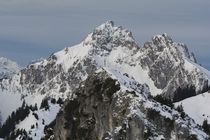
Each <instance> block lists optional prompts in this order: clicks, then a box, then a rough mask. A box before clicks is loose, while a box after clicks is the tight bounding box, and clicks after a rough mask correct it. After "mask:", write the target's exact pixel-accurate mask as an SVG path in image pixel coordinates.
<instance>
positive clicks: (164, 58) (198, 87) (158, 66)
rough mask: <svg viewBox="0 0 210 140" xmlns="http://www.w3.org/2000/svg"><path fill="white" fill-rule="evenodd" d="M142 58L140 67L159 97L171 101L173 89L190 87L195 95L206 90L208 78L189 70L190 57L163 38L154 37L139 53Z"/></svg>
mask: <svg viewBox="0 0 210 140" xmlns="http://www.w3.org/2000/svg"><path fill="white" fill-rule="evenodd" d="M140 51H141V52H144V53H143V54H144V56H143V57H142V58H141V59H140V61H141V65H142V67H144V68H148V70H149V76H150V78H151V79H152V80H153V81H154V84H155V86H156V87H157V88H160V89H162V90H163V94H164V95H165V96H166V97H168V98H170V99H172V100H173V98H174V93H175V91H176V90H177V88H179V87H180V88H183V89H184V88H186V87H189V86H192V87H194V88H195V92H196V94H199V93H201V92H202V91H203V89H205V88H206V86H208V81H209V80H208V78H205V76H204V74H203V73H202V72H201V71H200V70H199V68H196V67H193V66H190V68H189V67H188V64H190V62H189V61H192V62H194V63H196V59H195V57H194V54H189V51H188V48H187V46H186V45H185V44H182V43H174V42H173V41H172V39H171V38H170V37H169V36H167V34H163V35H157V36H154V37H153V39H152V41H151V42H147V43H145V44H144V46H143V47H141V49H140Z"/></svg>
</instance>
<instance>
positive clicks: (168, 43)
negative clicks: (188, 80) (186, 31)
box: [152, 33, 197, 63]
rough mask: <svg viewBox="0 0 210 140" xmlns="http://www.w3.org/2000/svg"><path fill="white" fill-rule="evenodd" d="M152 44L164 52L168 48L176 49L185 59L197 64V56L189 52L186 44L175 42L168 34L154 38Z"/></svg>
mask: <svg viewBox="0 0 210 140" xmlns="http://www.w3.org/2000/svg"><path fill="white" fill-rule="evenodd" d="M152 42H153V43H154V44H155V45H156V47H158V48H159V49H158V50H163V49H164V48H166V47H170V48H169V49H174V48H175V49H178V51H179V52H180V53H181V54H182V56H183V57H185V58H187V59H189V60H191V61H192V62H194V63H197V60H196V58H195V55H194V54H193V53H190V52H189V50H188V48H187V46H186V44H184V43H175V42H173V40H172V39H171V37H170V36H168V35H167V34H166V33H164V34H162V35H156V36H154V37H153V38H152ZM172 47H173V48H172Z"/></svg>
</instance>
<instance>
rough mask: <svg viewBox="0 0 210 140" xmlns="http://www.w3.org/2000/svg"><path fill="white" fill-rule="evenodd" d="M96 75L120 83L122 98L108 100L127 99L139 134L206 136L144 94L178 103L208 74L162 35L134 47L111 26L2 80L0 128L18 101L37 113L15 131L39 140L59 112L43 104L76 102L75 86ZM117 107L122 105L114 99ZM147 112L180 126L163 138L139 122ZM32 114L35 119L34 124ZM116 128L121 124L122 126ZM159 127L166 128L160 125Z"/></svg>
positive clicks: (204, 84) (205, 83)
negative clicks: (48, 102)
mask: <svg viewBox="0 0 210 140" xmlns="http://www.w3.org/2000/svg"><path fill="white" fill-rule="evenodd" d="M102 71H105V72H106V73H108V75H109V76H111V77H112V78H113V79H115V80H117V81H118V82H119V84H120V91H121V92H122V93H119V92H115V93H113V98H114V97H116V96H117V98H115V99H116V100H118V98H120V97H121V96H122V98H128V97H130V98H131V100H130V103H129V104H127V105H128V106H126V107H125V109H126V110H128V112H130V113H131V114H132V115H134V116H135V115H137V116H138V119H140V120H141V121H143V122H144V123H142V124H141V125H143V126H145V128H144V127H137V128H138V130H139V131H140V130H141V132H144V131H145V132H146V131H147V129H146V128H150V129H151V130H152V132H156V133H157V134H156V135H159V136H160V137H157V136H151V138H153V139H161V138H167V139H168V138H170V139H173V138H174V139H176V138H177V137H179V136H180V135H181V133H183V131H185V129H184V128H182V127H183V126H184V127H185V128H186V131H187V134H184V136H183V135H182V136H180V137H183V138H186V137H189V136H191V135H193V134H195V135H197V136H198V138H199V139H205V137H207V135H206V134H205V133H204V132H202V130H201V128H199V126H197V125H196V123H195V122H193V120H192V119H190V118H189V117H187V119H183V118H182V117H180V113H179V112H177V111H176V110H175V109H169V108H168V107H166V106H164V105H161V104H160V103H158V102H156V101H155V100H153V99H152V97H150V95H152V96H156V95H159V94H161V95H163V96H164V97H167V98H169V99H171V100H173V101H180V100H182V99H184V98H187V97H190V96H193V95H197V94H200V93H202V92H204V91H207V90H208V88H209V85H210V74H209V71H208V70H206V69H205V68H202V67H201V66H199V65H198V64H197V63H196V59H195V57H194V55H193V54H191V53H189V51H188V49H187V47H186V45H184V44H181V43H175V42H173V41H172V39H171V38H170V37H169V36H168V35H167V34H163V35H156V36H154V37H153V38H152V41H149V42H146V43H145V44H144V45H143V46H142V47H139V46H138V45H137V43H136V42H135V40H134V38H133V36H132V33H131V32H130V31H129V30H127V29H123V28H122V27H116V26H114V23H113V22H112V21H108V22H106V23H104V24H102V25H100V26H98V27H96V28H95V29H94V31H93V32H92V33H90V34H89V35H88V36H87V37H86V38H85V40H84V41H82V42H81V43H80V44H78V45H75V46H73V47H68V48H65V49H63V50H61V51H59V52H57V53H55V54H53V55H51V56H50V57H49V58H47V59H44V60H42V61H40V62H37V63H34V64H31V65H28V66H27V67H26V68H24V69H22V70H21V71H20V72H19V73H18V74H16V75H14V76H13V77H12V78H10V79H6V80H3V81H2V82H1V85H0V86H1V89H2V90H1V91H0V99H1V100H2V102H0V112H1V114H2V118H3V119H2V123H5V121H6V119H7V117H8V116H9V115H10V114H11V113H12V111H14V110H15V109H17V108H18V107H21V106H23V102H25V103H26V104H28V105H33V106H35V105H36V106H37V107H38V110H35V111H34V110H30V111H29V115H28V117H26V118H25V119H24V120H22V121H20V122H18V124H16V128H15V129H16V130H17V129H25V130H26V132H27V133H28V135H29V136H30V137H32V138H33V139H40V138H41V137H43V136H44V132H43V131H44V130H43V129H44V127H45V126H46V125H48V124H49V123H50V122H51V121H53V120H54V119H55V118H56V113H57V112H58V111H59V109H60V105H57V104H53V103H50V105H49V110H48V109H43V108H42V107H41V106H42V105H41V104H42V101H43V99H49V100H51V99H54V100H55V101H57V100H59V99H63V100H66V99H71V100H73V99H75V100H80V98H81V99H82V97H78V98H77V96H76V93H77V91H78V88H79V89H80V88H81V89H82V87H81V83H82V82H83V81H85V80H86V79H87V77H89V76H92V75H95V74H96V73H100V72H102ZM96 75H97V74H96ZM98 75H100V74H98ZM106 77H107V76H106ZM102 81H103V80H102ZM87 88H88V87H87ZM126 90H128V91H131V93H132V91H134V93H135V94H136V96H134V97H133V96H131V93H130V92H127V91H126ZM189 91H190V92H189ZM94 94H95V93H94ZM10 96H11V99H12V100H13V103H14V104H11V105H10V106H3V105H2V104H7V101H8V97H10ZM127 96H128V97H127ZM119 102H124V100H120V99H119ZM114 103H115V102H114ZM132 104H135V106H132ZM40 107H41V108H40ZM115 107H117V106H115ZM64 108H65V107H64ZM147 108H152V109H153V110H156V112H159V113H160V114H161V115H160V116H162V119H164V118H163V117H166V118H169V119H170V120H172V121H173V122H174V123H173V126H174V128H177V127H175V126H180V129H178V130H175V129H171V130H170V136H168V135H166V133H168V132H166V131H161V130H159V128H158V127H157V125H158V124H157V122H155V121H154V120H150V119H148V118H145V117H146V114H147ZM61 110H62V109H61ZM34 113H36V114H37V115H38V118H39V119H38V120H37V119H36V117H35V116H36V115H33V114H34ZM47 114H48V115H47ZM165 114H167V115H165ZM109 115H113V114H109ZM127 115H128V114H127ZM127 115H124V121H126V119H128V118H129V116H127ZM143 118H144V119H143ZM131 119H135V118H133V117H131ZM175 119H177V120H175ZM43 121H44V123H43ZM119 123H120V124H119V125H121V124H122V121H120V122H119ZM175 124H176V125H175ZM185 124H186V125H187V126H186V125H185ZM55 125H57V124H55ZM162 125H163V126H164V127H166V126H165V124H162ZM32 126H36V127H32ZM59 126H62V125H59ZM113 127H115V128H112V129H107V131H109V132H110V133H112V135H114V131H112V130H115V129H117V126H116V125H113ZM119 127H120V126H119ZM103 129H104V128H103ZM119 130H120V129H119ZM55 131H56V130H55ZM179 134H180V135H179ZM55 135H56V134H55ZM62 136H63V135H62ZM141 136H144V134H142V135H141ZM18 138H19V139H20V137H18ZM136 138H137V137H136Z"/></svg>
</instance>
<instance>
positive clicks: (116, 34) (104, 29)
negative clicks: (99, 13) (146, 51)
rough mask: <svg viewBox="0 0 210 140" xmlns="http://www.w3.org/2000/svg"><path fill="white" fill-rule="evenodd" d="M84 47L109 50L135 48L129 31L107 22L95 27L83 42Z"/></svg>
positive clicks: (135, 45)
mask: <svg viewBox="0 0 210 140" xmlns="http://www.w3.org/2000/svg"><path fill="white" fill-rule="evenodd" d="M83 44H84V45H85V46H87V45H91V46H93V47H95V48H102V49H105V50H111V49H112V48H114V47H119V46H126V47H128V48H133V47H137V44H136V43H135V41H134V38H133V36H132V33H131V31H129V30H128V29H123V28H122V27H121V26H119V27H118V26H114V22H113V21H107V22H105V23H104V24H101V25H100V26H98V27H96V28H95V29H94V30H93V32H92V33H90V34H89V35H88V36H87V37H86V39H85V40H84V41H83Z"/></svg>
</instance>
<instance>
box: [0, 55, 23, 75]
mask: <svg viewBox="0 0 210 140" xmlns="http://www.w3.org/2000/svg"><path fill="white" fill-rule="evenodd" d="M20 69H21V67H20V66H18V64H17V63H16V62H13V61H11V60H9V59H7V58H4V57H0V79H3V78H10V77H11V76H13V75H14V74H16V73H18V72H19V71H20Z"/></svg>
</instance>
